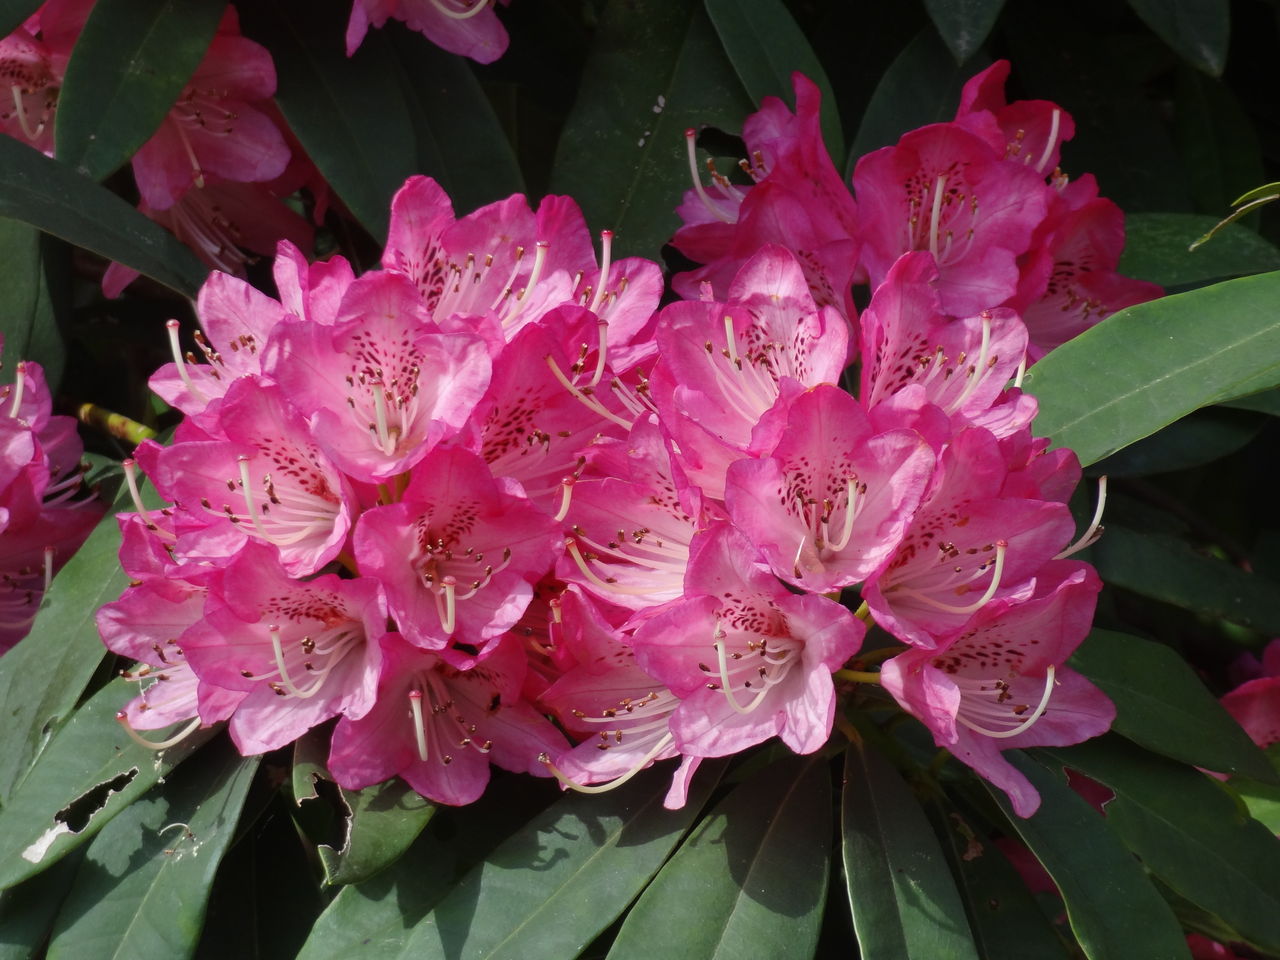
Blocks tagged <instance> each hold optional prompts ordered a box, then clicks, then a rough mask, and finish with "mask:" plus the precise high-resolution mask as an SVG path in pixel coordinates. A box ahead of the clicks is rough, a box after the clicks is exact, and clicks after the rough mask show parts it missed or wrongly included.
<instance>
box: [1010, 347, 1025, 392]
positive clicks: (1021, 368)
mask: <svg viewBox="0 0 1280 960" xmlns="http://www.w3.org/2000/svg"><path fill="white" fill-rule="evenodd" d="M1026 375H1027V353H1026V351H1025V350H1024V351H1023V352H1022V359H1021V360H1019V361H1018V372H1017V373H1016V374H1014V377H1013V385H1014V386H1015V387H1021V386H1022V378H1023V377H1025V376H1026Z"/></svg>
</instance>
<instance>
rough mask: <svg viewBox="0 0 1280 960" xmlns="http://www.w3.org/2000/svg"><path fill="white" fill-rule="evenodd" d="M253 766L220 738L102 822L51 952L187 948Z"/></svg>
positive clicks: (57, 957)
mask: <svg viewBox="0 0 1280 960" xmlns="http://www.w3.org/2000/svg"><path fill="white" fill-rule="evenodd" d="M257 768H258V758H257V757H241V756H240V755H239V754H238V753H237V752H236V750H235V748H234V747H233V746H232V745H231V743H230V742H229V741H227V740H225V739H224V740H223V741H222V742H221V743H219V744H217V745H215V746H211V747H210V748H209V750H206V751H205V752H204V753H203V754H202V755H201V757H200V761H199V762H198V763H192V764H188V765H187V766H185V767H183V768H182V769H181V770H179V771H178V772H177V773H176V774H174V776H172V777H170V778H169V779H168V780H167V782H165V783H164V784H163V785H162V786H157V787H155V788H154V789H153V790H152V791H151V792H150V793H148V794H147V795H146V796H144V797H141V798H139V799H138V800H136V801H134V803H133V804H131V805H130V806H129V808H128V809H127V810H124V811H122V812H121V813H120V815H119V816H117V817H116V818H115V819H114V820H112V821H111V822H110V823H109V824H107V825H106V826H105V827H104V828H103V829H102V831H101V832H100V833H99V834H98V835H97V836H96V837H94V839H93V842H92V843H90V844H89V847H88V849H87V850H86V851H85V858H84V864H83V866H81V868H80V872H79V873H78V874H77V876H76V882H75V885H74V886H73V887H72V889H71V893H70V894H69V895H68V896H67V900H66V903H65V904H64V905H63V907H62V910H61V912H60V913H59V914H58V919H57V922H56V923H55V924H54V931H53V938H52V940H51V941H50V944H49V953H48V960H79V958H83V957H102V958H112V960H114V958H117V957H164V958H166V960H179V958H182V957H189V956H191V954H192V953H193V952H194V950H195V946H196V941H197V940H198V939H199V936H200V928H201V927H202V926H203V924H204V915H205V907H206V904H207V903H208V899H209V891H210V888H211V887H212V886H213V878H214V874H215V873H216V872H217V870H218V864H219V863H220V862H221V861H222V856H223V854H224V853H226V851H227V848H228V847H229V846H230V845H231V839H232V837H233V836H234V835H235V828H236V821H237V819H238V818H239V816H240V809H241V807H242V806H243V805H244V799H245V795H246V793H247V792H248V789H249V783H250V781H251V780H252V779H253V774H254V771H255V770H257Z"/></svg>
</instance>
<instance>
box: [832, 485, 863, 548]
mask: <svg viewBox="0 0 1280 960" xmlns="http://www.w3.org/2000/svg"><path fill="white" fill-rule="evenodd" d="M845 490H846V495H847V496H848V500H847V501H846V502H845V508H844V524H843V526H842V527H841V529H840V536H839V537H838V538H836V539H835V540H832V539H831V528H830V526H829V525H828V524H825V523H824V524H823V533H824V534H825V535H826V540H827V547H828V548H829V549H831V550H835V551H837V552H839V551H840V550H843V549H844V548H845V547H847V546H848V545H849V538H850V537H851V536H853V521H854V519H855V518H856V517H857V515H858V506H859V503H858V501H859V500H860V499H861V498H862V492H861V490H860V489H859V487H858V483H857V481H856V480H854V478H853V477H848V478H846V480H845Z"/></svg>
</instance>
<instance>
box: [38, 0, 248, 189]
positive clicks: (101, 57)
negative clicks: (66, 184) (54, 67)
mask: <svg viewBox="0 0 1280 960" xmlns="http://www.w3.org/2000/svg"><path fill="white" fill-rule="evenodd" d="M225 9H226V4H225V3H224V2H223V0H98V2H97V3H96V4H94V6H93V10H92V12H91V13H90V14H89V20H88V22H86V23H85V25H84V30H83V31H82V32H81V33H80V37H79V39H77V40H76V46H75V50H74V51H73V52H72V55H71V61H70V63H68V64H67V73H66V77H65V78H64V79H63V82H62V91H61V92H60V93H59V95H58V123H57V147H56V156H57V157H58V159H59V160H60V161H62V162H63V163H65V164H68V165H69V166H72V167H74V168H75V169H76V170H77V171H78V172H79V173H82V174H84V175H85V176H86V177H89V178H90V179H93V180H101V179H103V178H104V177H107V176H109V175H110V174H112V173H114V172H115V171H116V170H117V169H118V168H119V167H121V166H122V165H123V164H125V163H126V162H127V161H128V160H129V158H130V157H132V156H133V155H134V154H135V153H136V152H137V151H138V148H140V147H141V146H142V145H143V144H144V143H146V142H147V140H148V139H149V138H150V137H151V135H152V134H153V133H155V131H156V128H157V127H159V126H160V122H161V121H162V120H163V119H164V117H165V114H167V113H168V112H169V108H170V107H172V106H173V104H174V101H176V100H177V99H178V94H180V93H181V92H182V88H183V87H184V86H186V84H187V81H188V80H190V79H191V74H192V73H194V72H195V69H196V67H197V66H198V65H199V64H200V61H201V59H202V58H203V57H204V53H205V50H206V49H208V46H209V42H210V41H211V40H212V39H213V35H214V32H215V31H216V30H217V29H218V22H219V21H220V20H221V19H222V14H223V11H224V10H225Z"/></svg>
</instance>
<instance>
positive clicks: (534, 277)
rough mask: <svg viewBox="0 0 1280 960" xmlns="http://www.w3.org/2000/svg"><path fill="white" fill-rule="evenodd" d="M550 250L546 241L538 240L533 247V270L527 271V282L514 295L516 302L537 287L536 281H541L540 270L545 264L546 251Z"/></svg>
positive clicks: (549, 245)
mask: <svg viewBox="0 0 1280 960" xmlns="http://www.w3.org/2000/svg"><path fill="white" fill-rule="evenodd" d="M550 249H551V244H550V243H548V242H547V241H546V240H539V241H538V243H537V246H536V247H534V255H533V269H532V270H530V271H529V280H528V282H527V283H526V284H525V285H524V287H522V288H521V290H520V292H519V293H518V294H516V299H517V300H523V299H524V298H525V295H526V294H527V293H529V292H530V291H531V290H532V289H533V288H534V287H536V286H537V285H538V281H539V280H540V279H542V268H543V267H544V266H545V265H546V263H547V251H549V250H550Z"/></svg>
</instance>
